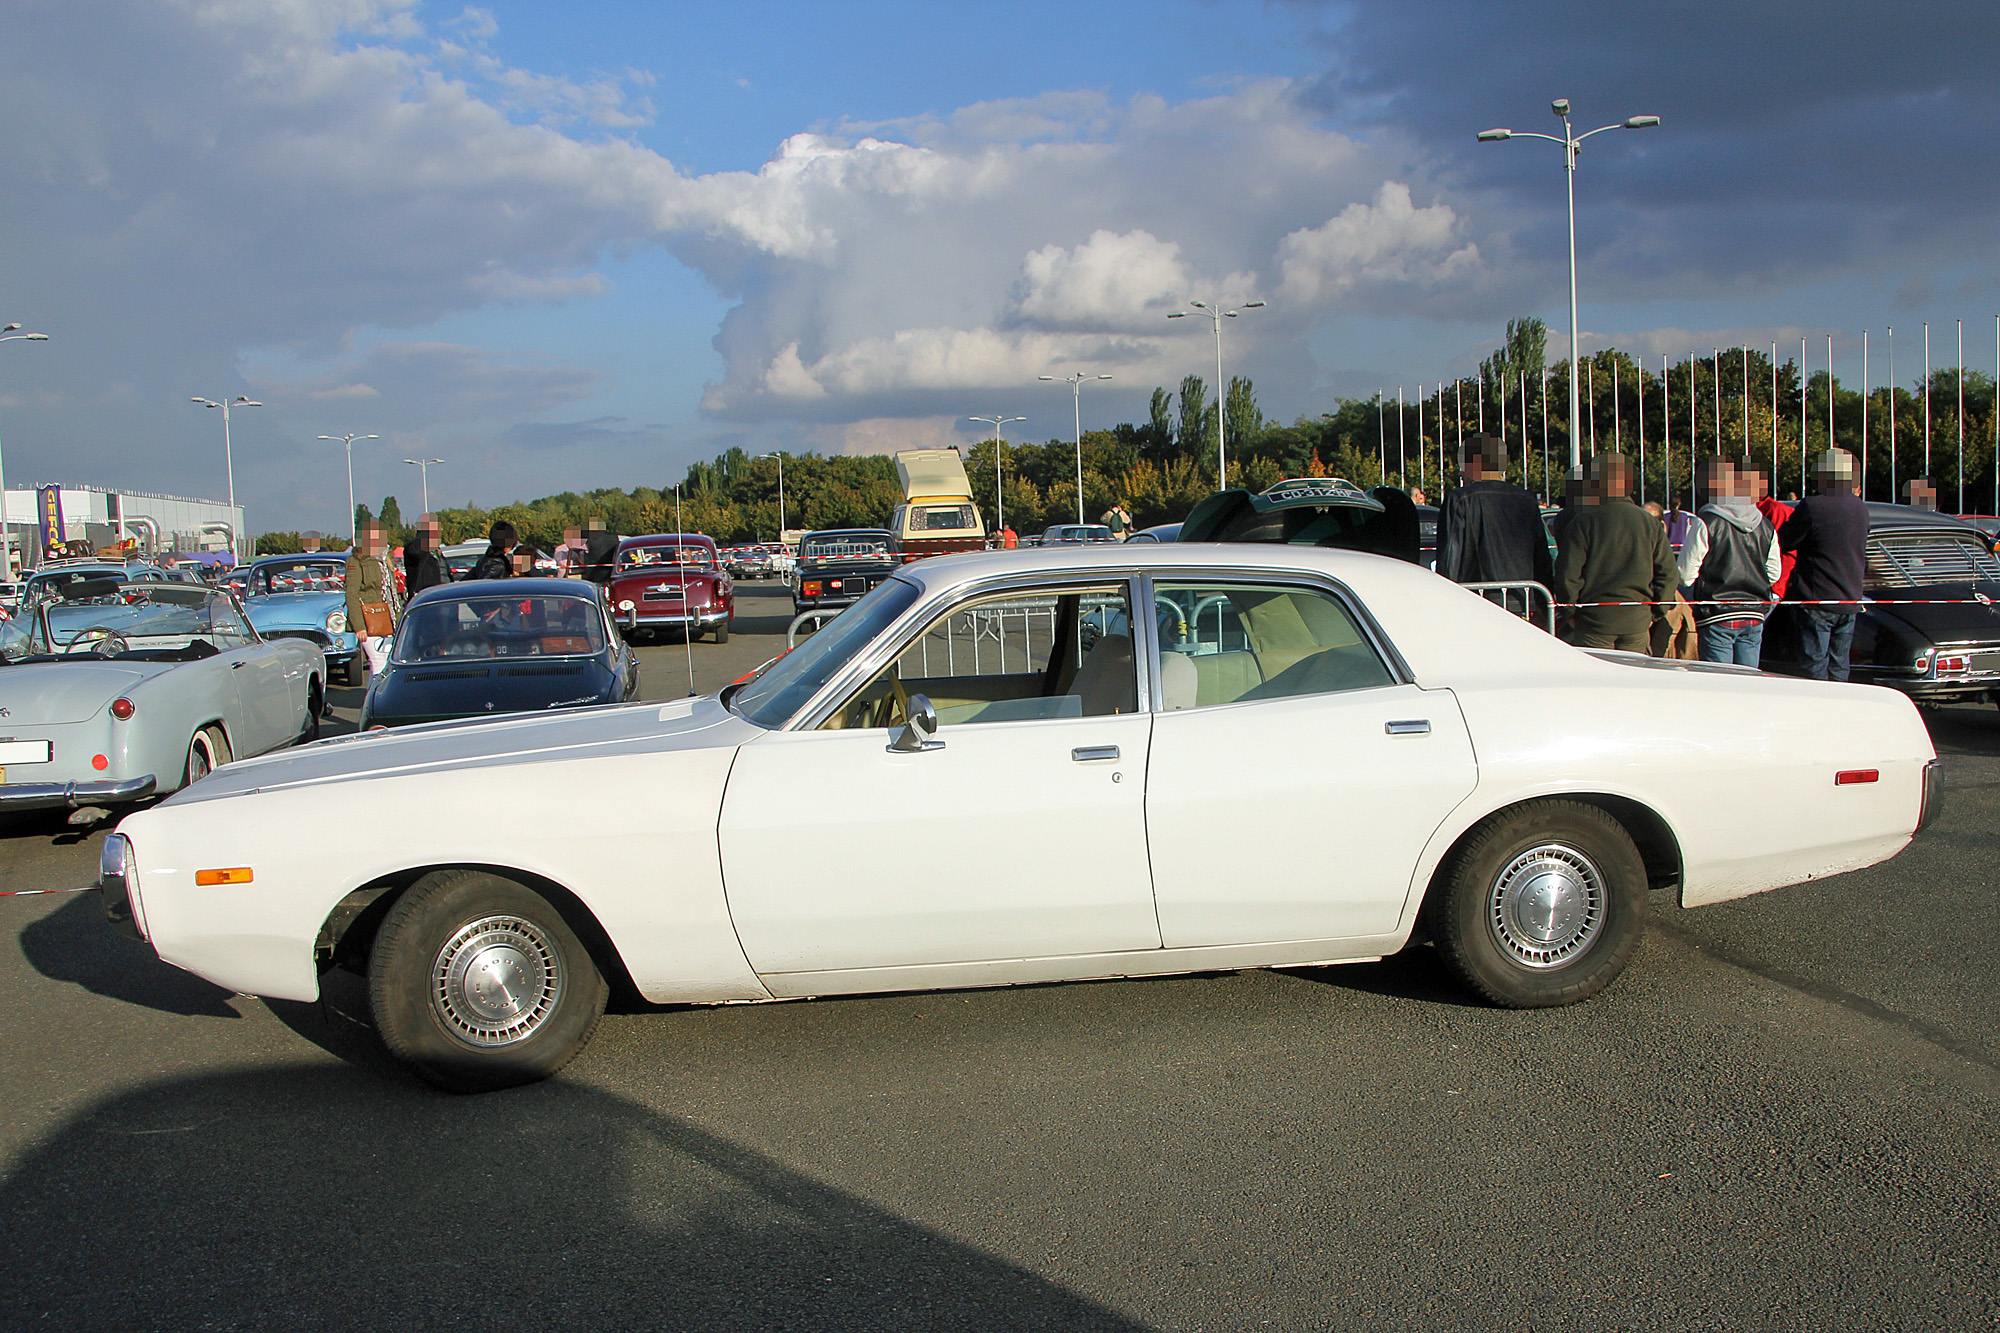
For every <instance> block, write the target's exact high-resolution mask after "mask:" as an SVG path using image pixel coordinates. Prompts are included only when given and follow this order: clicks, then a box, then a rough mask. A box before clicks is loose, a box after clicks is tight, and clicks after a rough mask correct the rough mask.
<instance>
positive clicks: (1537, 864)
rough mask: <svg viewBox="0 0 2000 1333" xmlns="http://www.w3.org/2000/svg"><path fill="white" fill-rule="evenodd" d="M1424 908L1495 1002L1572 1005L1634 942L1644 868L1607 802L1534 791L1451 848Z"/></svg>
mask: <svg viewBox="0 0 2000 1333" xmlns="http://www.w3.org/2000/svg"><path fill="white" fill-rule="evenodd" d="M1424 906H1425V914H1426V916H1427V917H1428V919H1429V921H1428V924H1429V926H1430V930H1431V936H1432V938H1433V939H1434V940H1435V941H1436V943H1437V948H1438V952H1439V953H1440V954H1441V955H1442V956H1443V958H1444V960H1445V962H1446V964H1447V965H1448V966H1449V967H1450V968H1451V970H1452V971H1453V972H1455V973H1457V974H1458V977H1459V979H1460V980H1462V981H1463V982H1464V983H1465V984H1466V985H1467V986H1469V987H1471V988H1472V989H1473V990H1475V991H1477V992H1478V993H1479V994H1480V995H1482V996H1484V997H1485V998H1486V999H1488V1000H1490V1001H1491V1002H1492V1003H1494V1004H1497V1005H1501V1006H1503V1007H1505V1008H1509V1009H1538V1008H1547V1007H1550V1006H1553V1005H1562V1004H1574V1003H1576V1002H1577V1001H1579V1000H1583V999H1587V998H1589V997H1590V996H1592V995H1595V994H1596V993H1597V992H1598V991H1601V990H1603V989H1604V988H1605V987H1606V986H1608V985H1610V984H1611V982H1612V981H1613V980H1614V979H1615V978H1616V977H1617V976H1618V974H1619V973H1620V972H1623V971H1624V970H1625V965H1626V964H1627V963H1628V962H1630V961H1631V958H1632V954H1633V951H1634V950H1636V949H1637V948H1638V945H1639V938H1640V936H1641V935H1642V934H1643V933H1644V932H1645V920H1646V867H1645V863H1644V862H1643V861H1642V860H1641V859H1640V857H1639V850H1638V848H1637V847H1635V846H1633V844H1632V839H1631V837H1630V836H1629V835H1628V834H1627V833H1626V832H1625V830H1624V828H1623V827H1621V826H1620V825H1619V823H1618V821H1617V820H1615V819H1613V818H1612V817H1611V816H1610V815H1608V814H1606V813H1605V812H1604V811H1603V810H1600V809H1598V808H1597V807H1596V806H1593V805H1585V804H1583V803H1582V802H1579V801H1536V802H1534V803H1532V804H1529V805H1524V806H1521V807H1520V808H1518V809H1515V810H1511V811H1508V812H1506V813H1505V814H1502V815H1500V816H1497V817H1496V818H1494V819H1492V820H1491V821H1489V822H1488V823H1487V824H1485V825H1484V826H1483V827H1481V828H1479V829H1477V830H1475V831H1474V832H1473V833H1472V834H1471V835H1469V836H1468V837H1467V838H1466V839H1465V841H1464V842H1462V843H1461V844H1460V845H1459V846H1458V847H1456V848H1454V849H1453V851H1452V854H1451V856H1450V858H1449V859H1448V860H1447V861H1446V863H1445V866H1444V869H1443V873H1442V874H1441V876H1440V882H1439V884H1438V886H1437V888H1436V889H1435V890H1434V891H1433V893H1432V900H1431V901H1428V902H1426V903H1425V905H1424Z"/></svg>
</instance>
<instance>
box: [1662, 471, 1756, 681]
mask: <svg viewBox="0 0 2000 1333" xmlns="http://www.w3.org/2000/svg"><path fill="white" fill-rule="evenodd" d="M1751 481H1752V478H1751V477H1750V476H1749V474H1748V470H1747V469H1745V468H1741V467H1739V466H1737V464H1736V461H1735V460H1734V459H1729V458H1724V457H1722V456H1721V455H1720V454H1702V455H1701V456H1700V457H1698V458H1697V459H1696V460H1695V488H1696V489H1697V490H1698V491H1700V492H1701V494H1702V495H1704V496H1706V497H1707V503H1705V504H1703V505H1702V507H1701V512H1700V513H1699V514H1697V515H1696V521H1695V522H1694V523H1692V524H1690V525H1689V527H1688V532H1687V540H1686V541H1684V542H1682V543H1681V554H1680V567H1681V582H1682V583H1683V584H1684V585H1686V587H1687V589H1688V601H1689V602H1691V603H1692V604H1693V606H1694V619H1695V626H1696V629H1697V631H1698V632H1699V634H1700V635H1701V648H1700V652H1701V660H1702V661H1704V662H1733V663H1735V664H1736V665H1738V666H1751V667H1754V666H1756V665H1757V660H1758V657H1759V655H1760V654H1761V653H1762V652H1763V647H1764V617H1765V616H1766V615H1768V614H1769V613H1770V609H1771V603H1772V602H1775V601H1777V600H1778V598H1777V594H1776V593H1774V592H1772V591H1771V585H1772V584H1774V583H1776V582H1777V579H1778V569H1779V564H1778V534H1777V532H1776V531H1775V530H1774V529H1773V528H1772V527H1771V524H1770V521H1769V520H1767V519H1766V518H1765V517H1764V516H1763V515H1762V514H1760V513H1758V512H1757V506H1756V503H1755V502H1754V500H1753V499H1752V497H1751V489H1752V487H1751Z"/></svg>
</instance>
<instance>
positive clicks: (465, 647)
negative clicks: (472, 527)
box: [395, 594, 604, 662]
mask: <svg viewBox="0 0 2000 1333" xmlns="http://www.w3.org/2000/svg"><path fill="white" fill-rule="evenodd" d="M603 651H604V617H603V614H602V613H601V612H600V611H599V610H598V606H597V603H596V601H595V600H594V599H591V598H584V597H572V596H567V595H562V594H558V595H555V596H547V597H467V598H463V599H454V600H451V601H440V602H426V603H424V604H423V605H421V606H413V607H411V608H410V609H409V610H408V611H407V612H406V613H405V614H404V616H403V623H402V624H401V625H399V626H398V627H397V629H396V646H395V660H396V661H398V662H439V661H447V660H460V659H464V658H489V657H574V656H579V655H592V656H594V655H596V654H597V653H600V652H603Z"/></svg>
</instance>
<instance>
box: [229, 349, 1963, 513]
mask: <svg viewBox="0 0 2000 1333" xmlns="http://www.w3.org/2000/svg"><path fill="white" fill-rule="evenodd" d="M1546 347H1547V329H1546V327H1545V326H1544V325H1543V324H1542V322H1541V321H1540V320H1538V319H1520V320H1512V321H1509V323H1508V325H1507V329H1506V333H1505V337H1504V339H1503V341H1502V342H1501V344H1500V345H1499V346H1498V347H1497V348H1496V349H1495V350H1494V352H1493V353H1492V355H1490V356H1488V357H1486V358H1484V359H1483V360H1482V361H1481V362H1480V365H1479V369H1478V371H1477V372H1476V373H1475V374H1473V375H1470V376H1466V377H1464V378H1462V379H1459V380H1455V381H1446V382H1443V383H1442V384H1440V383H1437V382H1433V383H1431V384H1429V385H1420V386H1417V387H1416V389H1415V391H1414V392H1406V393H1405V394H1404V396H1403V397H1402V399H1401V400H1400V401H1398V400H1397V399H1394V398H1391V397H1389V396H1387V395H1370V396H1369V397H1366V398H1336V399H1335V400H1334V403H1333V406H1332V410H1330V411H1327V412H1322V413H1319V414H1317V415H1313V414H1307V415H1303V416H1300V417H1298V418H1297V419H1296V420H1294V421H1292V422H1291V423H1290V424H1289V425H1287V424H1283V423H1281V422H1278V421H1275V420H1269V419H1266V418H1265V417H1264V415H1263V414H1262V412H1261V410H1260V409H1259V407H1258V404H1257V396H1256V388H1255V385H1254V384H1253V383H1252V382H1251V380H1250V379H1249V378H1248V377H1245V376H1235V377H1232V378H1231V379H1230V381H1229V384H1228V386H1227V387H1226V389H1225V391H1224V392H1223V393H1222V394H1221V395H1220V401H1218V400H1217V395H1215V394H1214V393H1213V392H1212V391H1211V386H1210V385H1209V384H1208V383H1207V382H1206V381H1205V380H1204V379H1203V378H1202V377H1201V376H1199V375H1189V376H1187V377H1186V378H1184V379H1183V380H1182V381H1181V383H1180V385H1179V388H1178V389H1177V390H1174V391H1169V390H1168V389H1167V388H1165V387H1160V388H1156V389H1154V390H1153V393H1152V398H1151V401H1150V403H1149V405H1148V413H1147V418H1146V420H1145V421H1143V422H1127V423H1121V424H1119V425H1116V426H1112V427H1111V428H1109V429H1108V430H1091V431H1085V432H1084V434H1083V440H1082V464H1083V493H1082V502H1081V504H1079V503H1078V495H1077V481H1076V475H1077V453H1078V448H1077V443H1076V441H1075V440H1074V439H1051V440H1048V441H1046V442H1044V443H1040V444H1035V443H1029V442H1014V441H1008V440H1005V439H1001V440H997V441H996V440H993V439H985V440H981V441H979V442H978V443H977V444H975V445H973V446H972V448H971V449H970V450H968V451H967V458H966V472H967V474H968V476H969V478H970V480H971V484H972V493H973V499H974V500H975V501H976V502H977V503H978V504H979V506H980V509H981V511H982V513H983V515H984V517H985V519H986V521H987V523H988V524H989V525H992V524H993V523H994V521H995V519H996V516H997V517H1001V518H1004V520H1005V522H1006V523H1007V525H1008V526H1009V527H1011V528H1013V529H1014V530H1016V531H1017V532H1022V533H1034V532H1040V531H1042V530H1043V529H1044V528H1046V527H1047V526H1049V525H1050V524H1054V523H1065V522H1076V521H1077V520H1078V518H1079V516H1081V517H1082V519H1083V520H1084V521H1087V522H1094V521H1096V519H1097V518H1098V516H1099V515H1101V514H1102V513H1104V512H1105V511H1106V510H1108V509H1110V508H1111V507H1112V505H1114V504H1122V505H1124V506H1125V507H1126V508H1127V509H1128V510H1130V512H1131V513H1132V515H1133V518H1134V520H1135V522H1136V523H1137V524H1138V525H1139V526H1141V527H1146V526H1150V525H1152V524H1155V523H1168V522H1175V521H1178V520H1180V519H1182V518H1184V517H1186V515H1187V513H1188V511H1189V510H1191V509H1192V508H1193V507H1194V506H1195V505H1196V504H1197V503H1199V502H1200V501H1201V500H1202V499H1204V498H1206V497H1207V496H1208V495H1210V494H1211V493H1213V492H1214V491H1215V490H1216V488H1217V485H1218V481H1219V478H1218V475H1217V470H1216V465H1217V449H1216V434H1217V427H1218V424H1219V425H1220V426H1221V427H1222V429H1223V431H1224V432H1225V434H1226V440H1227V461H1228V476H1227V484H1228V485H1230V486H1243V487H1248V488H1249V489H1251V490H1263V489H1264V488H1265V487H1267V486H1270V485H1271V484H1272V483H1274V482H1277V481H1279V480H1281V479H1283V478H1285V477H1300V476H1325V475H1335V476H1342V477H1346V478H1347V479H1349V480H1350V481H1353V482H1356V483H1357V484H1359V485H1362V486H1375V485H1381V484H1387V485H1392V486H1400V487H1403V488H1404V489H1409V490H1414V489H1422V490H1424V491H1425V492H1426V493H1427V494H1428V496H1429V497H1430V498H1431V499H1432V500H1433V501H1434V500H1435V499H1436V498H1437V496H1438V495H1439V494H1440V493H1441V492H1442V490H1443V489H1444V487H1446V486H1448V485H1452V484H1455V483H1456V481H1457V475H1458V466H1457V454H1458V445H1459V443H1460V442H1461V441H1462V440H1463V439H1464V438H1465V437H1467V436H1470V435H1476V434H1490V435H1499V436H1502V437H1503V438H1504V439H1505V440H1506V441H1507V444H1508V451H1509V455H1510V458H1511V475H1512V479H1513V480H1515V481H1517V482H1520V483H1521V484H1523V485H1525V486H1527V487H1528V488H1529V489H1530V490H1533V491H1535V492H1537V493H1538V494H1542V495H1547V496H1549V497H1551V498H1555V497H1559V496H1560V495H1561V492H1562V485H1563V478H1564V476H1565V474H1566V471H1567V464H1568V457H1569V441H1570V437H1571V427H1572V423H1571V422H1570V421H1569V377H1570V375H1571V374H1572V373H1575V374H1576V375H1577V376H1578V377H1579V380H1580V383H1579V390H1580V393H1579V407H1580V410H1579V413H1578V420H1577V422H1576V423H1575V433H1576V437H1577V439H1578V441H1579V444H1580V445H1581V450H1582V452H1583V454H1584V455H1585V456H1589V455H1591V454H1594V453H1596V452H1598V451H1600V450H1605V449H1621V450H1623V451H1624V452H1625V453H1627V454H1629V455H1631V456H1632V458H1633V460H1634V462H1635V464H1638V465H1639V475H1640V479H1641V487H1642V489H1643V490H1644V492H1645V495H1646V498H1648V499H1657V500H1662V501H1666V500H1669V499H1672V500H1675V501H1685V500H1686V499H1687V498H1688V496H1689V490H1690V485H1691V477H1692V471H1693V464H1694V458H1695V455H1696V454H1698V453H1707V452H1714V451H1718V450H1719V451H1721V452H1724V453H1729V454H1732V455H1742V454H1746V453H1747V454H1748V455H1749V456H1750V457H1751V458H1752V459H1753V460H1754V461H1755V462H1757V463H1758V464H1759V465H1760V466H1761V467H1762V468H1764V469H1765V470H1767V471H1770V472H1771V473H1772V475H1773V477H1774V481H1773V486H1772V489H1773V490H1774V491H1776V492H1778V493H1779V494H1785V493H1787V492H1791V493H1801V492H1802V490H1803V477H1804V475H1805V473H1806V472H1807V471H1808V470H1809V468H1808V463H1809V460H1810V458H1811V456H1812V455H1813V454H1815V453H1818V452H1820V451H1822V450H1824V449H1825V448H1826V447H1827V444H1828V439H1829V435H1828V395H1829V394H1831V396H1832V437H1831V438H1832V439H1833V440H1835V441H1836V442H1837V443H1838V444H1839V445H1840V446H1841V447H1843V448H1846V449H1849V450H1851V451H1853V452H1854V453H1855V454H1856V455H1857V456H1858V457H1859V456H1861V455H1862V453H1863V451H1862V447H1861V444H1862V431H1863V422H1864V421H1865V422H1866V423H1867V427H1866V428H1867V450H1866V456H1865V460H1864V461H1865V464H1866V474H1867V487H1866V493H1867V496H1868V498H1870V499H1876V500H1887V499H1890V498H1891V497H1892V496H1895V497H1898V498H1900V495H1901V491H1902V487H1903V485H1904V483H1906V482H1907V481H1909V480H1910V479H1912V478H1915V477H1927V478H1929V479H1930V480H1931V481H1932V482H1933V483H1934V484H1935V485H1936V486H1937V492H1938V503H1939V505H1940V506H1941V507H1943V508H1946V509H1956V508H1958V507H1959V503H1958V496H1959V494H1960V487H1961V485H1962V486H1963V488H1964V492H1963V493H1964V496H1965V503H1964V506H1963V507H1964V509H1965V510H1966V511H1967V512H1987V511H1988V510H1989V508H1992V509H1994V511H1996V512H2000V472H1996V468H1995V455H1994V386H1993V380H1992V378H1991V377H1990V376H1987V375H1985V374H1982V373H1980V372H1978V371H1972V370H1968V371H1966V372H1965V376H1964V384H1963V402H1964V411H1963V415H1962V416H1961V414H1960V411H1959V402H1960V390H1961V386H1960V383H1959V372H1958V370H1957V368H1955V367H1946V368H1943V369H1937V370H1933V371H1932V373H1931V375H1930V378H1929V382H1928V385H1926V382H1925V381H1923V380H1921V379H1920V380H1917V381H1915V382H1913V383H1912V384H1910V385H1907V386H1901V385H1899V386H1896V387H1894V388H1893V389H1892V388H1890V387H1887V386H1881V385H1877V386H1873V387H1871V389H1870V390H1869V392H1868V394H1867V396H1866V399H1865V400H1864V398H1863V395H1862V394H1861V393H1860V392H1859V391H1858V390H1855V389H1852V388H1849V387H1848V386H1846V385H1845V384H1843V383H1842V382H1841V381H1840V380H1839V379H1838V378H1836V377H1834V376H1832V375H1830V374H1829V373H1828V372H1826V371H1824V370H1821V371H1814V372H1812V373H1811V374H1810V375H1809V376H1807V377H1806V379H1805V382H1804V384H1803V385H1801V382H1800V374H1799V364H1798V363H1797V362H1796V361H1792V360H1786V361H1782V362H1778V363H1776V364H1775V365H1774V364H1773V362H1772V359H1771V356H1770V354H1769V352H1768V351H1763V350H1759V349H1757V348H1743V347H1738V348H1732V349H1725V350H1723V351H1721V352H1720V353H1717V354H1715V355H1712V356H1709V357H1702V356H1691V357H1687V358H1684V359H1683V360H1681V361H1680V362H1678V363H1673V362H1669V363H1668V364H1666V365H1665V366H1663V367H1660V366H1657V365H1651V364H1648V363H1647V362H1646V361H1645V360H1643V359H1641V358H1639V357H1635V356H1633V355H1632V354H1630V353H1628V352H1624V351H1620V350H1617V349H1606V350H1604V351H1600V352H1596V353H1593V354H1591V355H1588V356H1586V357H1584V358H1583V360H1582V362H1581V363H1580V364H1578V365H1576V366H1574V367H1572V365H1571V363H1570V362H1569V361H1567V360H1565V361H1559V362H1556V363H1554V364H1553V365H1551V364H1548V363H1547V360H1546ZM1926 388H1928V410H1927V409H1926ZM1926 422H1928V431H1927V430H1926ZM1961 422H1962V423H1963V431H1962V438H1963V440H1964V461H1963V464H1962V466H1961V463H1960V461H1959V441H1960V439H1961ZM1892 436H1893V440H1894V445H1893V456H1892V446H1891V440H1892ZM1926 441H1928V444H1927V443H1926ZM779 466H780V462H779V459H778V458H777V457H774V456H770V455H763V456H752V455H750V454H747V453H745V452H744V451H743V450H741V449H730V450H727V451H725V452H724V453H721V454H719V455H717V456H716V457H715V458H713V459H711V460H709V461H707V462H698V463H692V464H690V465H689V466H688V468H687V471H686V473H685V474H684V475H683V476H682V477H681V479H680V485H679V494H678V496H676V493H675V487H674V485H673V483H672V482H671V481H670V482H668V483H667V484H666V485H663V486H660V487H651V486H640V487H637V488H635V489H633V490H630V491H626V490H619V489H616V488H609V489H601V490H592V491H584V492H577V491H566V492H564V493H562V494H560V495H552V496H544V497H542V498H541V499H538V500H530V501H524V502H518V503H515V504H510V505H501V506H497V507H495V508H492V509H483V508H480V507H478V506H467V507H464V508H458V509H446V510H442V511H440V513H439V519H440V521H441V522H442V524H443V528H444V539H445V541H447V542H458V541H470V540H476V539H478V538H481V537H484V536H485V534H486V531H487V529H488V528H489V526H490V525H491V524H493V523H494V522H496V521H499V520H502V519H504V520H506V521H507V522H510V523H512V524H513V525H514V527H515V528H516V529H517V530H518V531H519V532H520V534H521V537H522V540H523V541H526V542H528V543H530V544H532V545H535V546H539V547H542V548H543V549H548V548H551V547H553V546H555V545H556V544H558V543H559V542H561V541H562V539H563V534H564V532H565V531H567V530H568V529H570V528H573V527H580V526H581V525H582V524H583V523H584V522H585V521H586V520H588V519H592V518H596V519H601V520H602V521H603V522H604V523H605V524H606V525H607V526H608V527H610V528H611V529H612V530H613V531H616V532H620V533H626V534H637V533H647V532H668V531H674V530H677V529H679V530H685V531H691V532H705V533H707V534H709V535H710V536H712V537H714V538H715V539H716V540H717V541H719V542H723V543H732V542H747V541H760V540H761V541H771V540H775V539H776V537H777V534H778V532H779V529H780V526H781V512H780V510H781V502H780V494H779ZM783 470H784V485H783V497H782V525H783V526H784V527H789V528H803V529H812V528H833V527H879V526H881V525H883V524H886V523H887V522H888V521H889V516H890V512H891V511H892V510H893V509H894V508H895V506H896V505H897V504H898V503H899V502H900V500H901V498H902V496H901V492H900V490H899V489H898V487H897V484H896V472H895V464H894V462H893V460H892V459H890V458H888V457H884V456H880V455H874V456H863V457H847V456H833V457H826V456H822V455H820V454H818V453H812V452H807V453H799V454H786V455H785V456H784V459H783ZM677 505H678V511H677V510H676V506H677ZM357 511H358V512H357V515H356V517H357V521H359V520H361V519H363V518H365V517H367V516H368V515H369V511H368V509H367V506H365V505H363V506H358V507H357ZM379 517H380V520H381V521H382V522H383V523H384V524H385V525H386V526H387V527H388V528H389V535H390V540H391V542H392V543H400V542H401V541H402V540H403V539H404V538H405V537H406V536H407V535H408V528H407V527H406V526H405V525H404V523H403V520H402V515H401V511H400V509H399V507H398V506H397V503H396V498H395V497H394V496H389V497H386V498H385V499H384V500H383V502H382V505H381V507H380V510H379ZM287 538H289V539H291V540H297V534H279V533H267V534H265V535H264V536H263V537H260V538H259V539H258V549H259V551H260V552H262V551H263V550H264V549H265V543H266V541H267V540H272V539H276V540H280V541H282V540H284V539H287ZM345 545H346V543H345V541H344V540H342V541H340V543H339V547H338V548H336V547H334V545H333V544H332V542H331V541H329V542H327V543H325V547H326V549H344V548H345ZM272 549H280V548H278V547H273V548H272Z"/></svg>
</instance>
